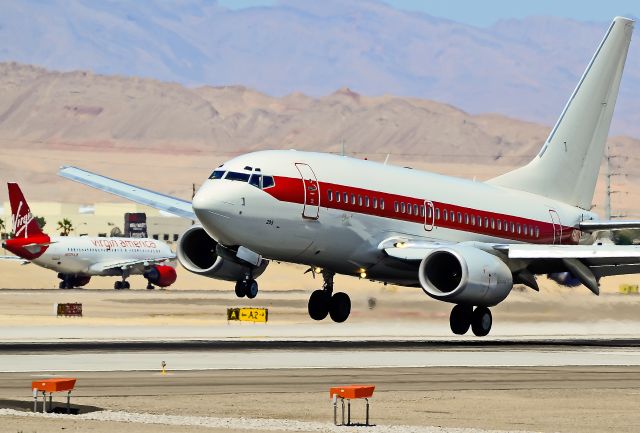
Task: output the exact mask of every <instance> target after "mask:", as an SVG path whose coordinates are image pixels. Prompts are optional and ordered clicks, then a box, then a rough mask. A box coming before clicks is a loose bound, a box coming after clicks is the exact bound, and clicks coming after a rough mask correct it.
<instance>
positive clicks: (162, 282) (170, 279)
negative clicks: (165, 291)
mask: <svg viewBox="0 0 640 433" xmlns="http://www.w3.org/2000/svg"><path fill="white" fill-rule="evenodd" d="M144 277H145V278H146V279H147V280H149V283H150V284H155V285H156V286H158V287H169V286H170V285H172V284H173V283H175V282H176V279H177V278H178V275H177V274H176V270H175V268H173V267H171V266H162V265H156V266H152V267H151V269H149V270H148V271H145V273H144Z"/></svg>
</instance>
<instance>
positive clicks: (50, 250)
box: [2, 183, 176, 289]
mask: <svg viewBox="0 0 640 433" xmlns="http://www.w3.org/2000/svg"><path fill="white" fill-rule="evenodd" d="M7 186H8V188H9V201H10V202H11V220H12V222H13V233H14V237H13V238H11V239H7V240H5V241H4V242H2V246H3V247H4V248H6V249H7V250H9V251H11V252H12V253H13V254H15V255H16V256H18V257H20V258H21V259H22V260H23V261H24V262H25V263H28V262H31V263H35V264H36V265H38V266H42V267H43V268H47V269H51V270H54V271H56V272H58V278H60V280H61V281H60V288H61V289H71V288H74V287H81V286H84V285H86V284H87V283H88V282H89V280H90V279H91V277H92V276H118V277H121V278H122V280H118V281H116V282H115V284H114V288H115V289H128V288H129V287H130V286H129V282H128V281H127V278H128V277H129V276H130V275H140V274H142V275H144V277H145V278H146V279H147V281H148V285H147V289H153V286H154V285H156V286H159V287H167V286H170V285H171V284H173V283H174V282H175V281H176V270H175V268H173V267H172V266H168V265H167V264H166V262H168V261H170V260H173V259H175V257H176V256H175V254H174V253H173V252H172V251H171V249H170V248H169V246H168V245H167V244H165V243H163V242H160V241H157V240H155V239H148V238H100V237H98V238H95V237H89V236H80V237H74V236H49V235H47V234H45V233H43V232H42V230H41V229H40V226H38V223H37V222H36V220H35V218H34V217H33V215H32V214H31V210H30V209H29V205H28V204H27V201H26V200H25V198H24V196H23V194H22V191H21V190H20V187H19V186H18V184H17V183H8V184H7ZM2 258H3V259H6V258H8V257H2Z"/></svg>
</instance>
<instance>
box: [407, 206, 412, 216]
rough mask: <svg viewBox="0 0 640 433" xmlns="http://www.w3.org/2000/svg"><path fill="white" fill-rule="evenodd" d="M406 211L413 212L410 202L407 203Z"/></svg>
mask: <svg viewBox="0 0 640 433" xmlns="http://www.w3.org/2000/svg"><path fill="white" fill-rule="evenodd" d="M407 213H408V214H409V215H411V214H412V213H413V212H412V211H411V203H407Z"/></svg>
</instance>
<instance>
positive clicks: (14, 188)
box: [7, 182, 44, 238]
mask: <svg viewBox="0 0 640 433" xmlns="http://www.w3.org/2000/svg"><path fill="white" fill-rule="evenodd" d="M7 187H8V188H9V202H10V203H11V223H12V227H13V234H14V236H15V237H16V238H28V237H33V236H38V235H43V234H44V233H43V232H42V230H41V229H40V226H39V225H38V222H37V221H36V219H35V218H34V217H33V214H32V213H31V209H29V204H28V203H27V200H26V199H25V198H24V195H23V194H22V190H21V189H20V187H19V186H18V184H17V183H14V182H9V183H7Z"/></svg>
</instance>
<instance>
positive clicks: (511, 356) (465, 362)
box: [0, 348, 640, 372]
mask: <svg viewBox="0 0 640 433" xmlns="http://www.w3.org/2000/svg"><path fill="white" fill-rule="evenodd" d="M639 355H640V350H639V349H636V348H633V349H612V350H606V351H603V350H602V349H597V348H596V349H594V350H538V349H530V350H506V349H505V350H483V349H482V348H474V349H473V350H464V351H463V350H443V351H438V350H432V351H431V350H419V351H415V350H411V351H409V350H387V351H383V350H355V349H354V350H291V351H288V350H242V351H238V350H233V351H229V350H220V351H199V350H196V351H167V352H162V351H135V352H134V351H127V352H108V353H97V352H89V353H65V354H39V353H38V354H15V355H0V372H56V371H57V372H63V371H132V370H143V371H155V370H159V368H160V363H161V362H162V361H165V362H166V363H167V369H168V370H169V371H171V370H174V371H180V370H182V371H184V370H227V369H232V370H235V369H282V368H383V367H525V366H526V367H540V366H545V367H552V366H594V365H611V366H616V365H617V366H620V365H640V356H639Z"/></svg>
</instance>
